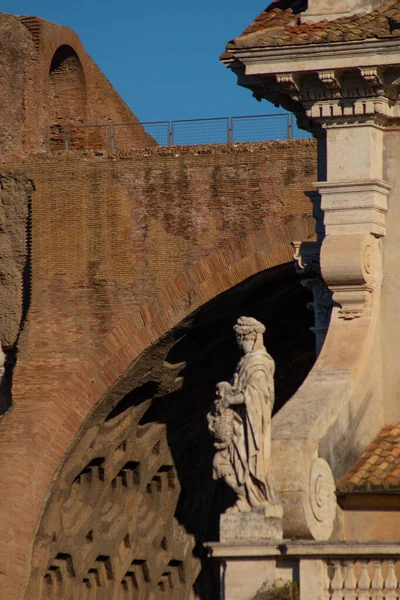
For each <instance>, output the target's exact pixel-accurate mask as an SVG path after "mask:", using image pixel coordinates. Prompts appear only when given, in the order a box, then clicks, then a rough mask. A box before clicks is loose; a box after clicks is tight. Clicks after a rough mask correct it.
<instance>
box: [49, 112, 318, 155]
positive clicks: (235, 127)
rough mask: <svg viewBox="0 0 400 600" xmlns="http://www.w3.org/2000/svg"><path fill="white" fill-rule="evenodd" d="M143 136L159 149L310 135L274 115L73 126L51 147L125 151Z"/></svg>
mask: <svg viewBox="0 0 400 600" xmlns="http://www.w3.org/2000/svg"><path fill="white" fill-rule="evenodd" d="M143 130H144V134H143ZM59 133H61V131H60V130H59ZM146 134H147V135H149V136H151V138H153V140H155V141H156V142H157V144H158V145H159V146H192V145H199V144H231V143H239V142H260V141H267V140H288V139H289V140H290V139H299V138H304V137H309V134H307V133H306V132H304V131H302V130H300V129H299V128H298V127H297V124H296V121H295V119H293V117H292V115H291V114H276V115H256V116H243V117H216V118H211V119H190V120H180V121H154V122H149V123H133V124H123V123H121V124H120V123H117V124H101V125H76V126H70V127H66V128H64V129H63V130H62V139H61V136H60V135H58V136H57V135H56V136H54V132H53V137H52V144H53V146H54V145H58V146H60V142H61V143H62V146H63V147H64V149H65V150H69V149H71V148H81V149H103V148H111V149H114V148H127V147H132V145H134V146H137V145H138V144H137V141H139V140H142V141H143V142H144V143H143V145H145V140H146V137H147V136H146ZM140 145H142V144H140Z"/></svg>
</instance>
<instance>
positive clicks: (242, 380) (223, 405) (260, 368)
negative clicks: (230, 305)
mask: <svg viewBox="0 0 400 600" xmlns="http://www.w3.org/2000/svg"><path fill="white" fill-rule="evenodd" d="M234 330H235V333H236V340H237V343H238V345H239V348H240V349H241V351H242V352H243V357H242V358H241V359H240V361H239V363H238V365H237V367H236V371H235V373H234V376H233V379H232V381H231V382H230V383H228V382H227V381H222V382H220V383H218V384H217V398H216V400H215V402H214V406H213V408H212V410H211V412H210V413H209V414H208V416H207V420H208V428H209V431H210V433H211V434H212V436H213V438H214V448H215V450H216V453H215V457H214V461H213V476H214V479H220V478H222V479H224V481H225V482H226V483H227V485H228V486H230V487H231V488H232V489H233V490H234V491H235V492H236V494H237V497H238V499H237V502H236V504H235V505H234V506H233V507H232V508H231V509H229V511H230V513H231V514H235V513H243V512H249V511H251V510H252V509H254V508H257V507H260V508H261V507H266V506H268V505H270V506H272V505H277V504H278V501H277V498H276V494H275V490H274V486H273V484H272V481H271V474H270V454H271V452H270V447H271V412H272V408H273V404H274V380H273V377H274V370H275V363H274V361H273V359H272V357H271V356H270V355H269V354H268V352H267V350H266V348H265V346H264V342H263V333H264V331H265V327H264V325H263V324H262V323H260V322H259V321H257V320H256V319H254V318H252V317H240V318H239V319H238V321H237V323H236V325H235V326H234Z"/></svg>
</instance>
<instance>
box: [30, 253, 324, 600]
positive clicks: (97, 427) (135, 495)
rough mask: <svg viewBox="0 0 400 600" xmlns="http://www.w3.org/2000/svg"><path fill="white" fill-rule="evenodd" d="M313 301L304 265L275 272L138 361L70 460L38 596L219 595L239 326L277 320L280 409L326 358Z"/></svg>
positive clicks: (35, 578)
mask: <svg viewBox="0 0 400 600" xmlns="http://www.w3.org/2000/svg"><path fill="white" fill-rule="evenodd" d="M309 300H310V296H309V292H308V291H307V290H305V289H304V288H303V287H302V286H301V285H300V284H299V282H298V281H297V275H296V273H295V270H294V266H293V265H292V264H287V265H283V266H280V267H276V268H274V269H269V270H267V271H264V272H263V273H260V274H258V275H256V276H254V277H252V278H250V279H249V280H247V281H245V282H244V283H242V284H241V285H238V286H236V287H235V288H233V289H232V290H230V291H229V292H226V293H225V294H222V295H221V296H218V297H217V298H216V299H214V300H212V301H211V302H209V303H208V304H206V305H205V306H203V307H202V308H201V309H199V310H198V311H197V312H195V313H194V314H193V315H191V316H190V317H189V318H188V319H186V320H185V321H183V322H182V323H181V324H180V325H179V326H178V327H177V328H176V329H174V330H172V331H171V332H169V333H168V334H167V335H166V336H165V337H163V338H162V339H160V340H159V341H158V342H157V343H156V344H154V345H153V346H152V347H151V348H149V349H148V351H146V352H145V353H144V354H143V355H142V356H141V357H140V358H139V359H138V360H137V361H136V363H135V364H134V365H133V366H132V367H131V369H130V370H129V371H128V372H127V373H126V374H125V375H124V376H123V377H121V379H120V380H119V381H118V382H117V383H116V384H115V386H114V387H113V388H112V389H111V390H110V391H109V393H108V395H107V396H106V397H105V398H104V400H103V401H102V402H101V403H100V404H99V406H98V407H97V408H96V411H95V412H94V413H93V414H92V415H91V416H90V417H89V418H88V419H87V421H86V424H85V427H84V428H83V430H82V432H81V435H80V436H79V439H78V441H77V442H76V444H75V446H74V447H73V448H72V449H71V452H70V453H69V454H68V456H67V458H66V460H65V463H64V464H63V465H62V468H61V471H60V475H59V477H58V479H57V481H56V483H55V485H54V487H53V488H52V490H51V494H50V495H49V501H48V503H47V505H46V507H45V510H44V513H43V518H42V521H41V523H40V526H39V530H38V534H37V537H36V539H35V548H34V556H35V557H36V558H35V566H33V568H32V574H31V581H30V584H29V589H28V591H27V596H26V598H33V597H35V598H38V600H39V599H40V600H45V599H46V600H49V599H50V600H58V599H59V598H60V597H64V596H65V597H67V596H68V597H70V596H69V595H68V594H70V595H71V594H72V595H74V597H80V594H81V593H82V589H83V590H86V588H87V589H90V587H91V586H94V587H96V586H98V585H100V584H101V585H100V586H101V587H103V588H104V589H103V590H101V591H102V593H103V595H104V597H110V598H111V597H115V598H117V597H118V598H125V597H129V598H131V597H136V595H137V594H139V595H140V597H142V596H143V597H146V598H147V597H150V595H151V594H154V597H155V598H159V597H162V598H164V600H177V599H178V598H180V599H181V600H188V599H189V598H190V597H193V596H192V595H191V590H192V587H193V585H194V588H195V592H196V594H197V596H196V597H197V598H198V599H200V600H218V596H219V592H218V590H219V584H218V572H217V569H216V566H215V565H214V564H212V563H210V562H209V561H208V560H207V558H206V556H205V555H204V551H203V542H205V541H211V540H216V539H218V525H219V516H220V514H221V513H222V512H223V511H225V509H226V508H227V507H228V506H230V505H232V504H233V502H234V500H235V499H234V497H233V494H232V492H231V491H230V490H229V489H228V488H227V487H226V486H225V484H224V483H223V482H221V481H219V482H216V481H214V480H213V478H212V461H213V456H214V450H213V446H212V439H211V436H210V435H209V433H208V430H207V421H206V414H207V412H208V411H209V410H210V407H211V405H212V403H213V401H214V391H215V385H216V383H217V382H218V381H221V380H226V379H230V378H231V376H232V374H233V371H234V368H235V366H236V363H237V361H238V359H239V352H238V348H237V345H236V341H235V336H234V333H233V330H232V326H233V325H234V323H235V321H236V320H237V318H238V317H239V316H241V315H247V316H253V317H255V318H257V319H259V320H260V321H262V322H264V323H265V325H266V327H267V331H266V334H265V342H266V346H267V348H268V350H269V352H270V353H271V355H272V356H273V358H274V359H275V362H276V378H275V381H276V402H275V410H278V409H279V408H280V407H281V406H282V405H283V404H284V403H285V402H286V401H287V400H288V399H289V398H290V397H291V396H292V394H293V393H294V392H295V391H296V390H297V388H298V387H299V385H300V384H301V383H302V381H303V380H304V379H305V377H306V375H307V374H308V372H309V370H310V369H311V367H312V365H313V363H314V357H315V350H314V336H313V334H311V332H310V331H309V327H310V326H311V324H312V314H311V313H310V312H309V311H308V310H307V308H306V306H307V303H308V302H309ZM102 573H103V575H104V577H103V578H102V579H101V578H100V574H102ZM107 574H108V575H107ZM96 577H97V578H98V579H96ZM97 580H98V581H99V582H100V584H99V583H96V581H97ZM96 589H97V588H96ZM86 591H87V590H86ZM62 594H64V596H62ZM126 594H128V595H126ZM129 594H130V595H129ZM71 597H72V596H71Z"/></svg>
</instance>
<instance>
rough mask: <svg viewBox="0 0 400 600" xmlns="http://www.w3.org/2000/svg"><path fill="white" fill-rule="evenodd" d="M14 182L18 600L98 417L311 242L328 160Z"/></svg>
mask: <svg viewBox="0 0 400 600" xmlns="http://www.w3.org/2000/svg"><path fill="white" fill-rule="evenodd" d="M96 154H97V155H96ZM100 154H101V155H100ZM16 168H18V173H19V174H18V177H20V178H21V177H24V178H25V179H24V181H25V180H26V181H31V182H32V185H33V186H34V190H35V191H34V192H33V193H32V203H31V204H32V208H31V222H32V241H31V265H32V269H31V277H32V281H31V291H32V293H31V303H30V309H29V313H28V323H27V325H26V326H25V327H24V330H23V332H22V335H21V336H20V339H19V353H18V360H17V365H16V368H15V371H14V383H13V406H12V409H11V410H10V411H9V412H8V413H6V414H5V415H4V416H3V418H2V436H1V439H0V455H1V456H2V460H1V461H0V494H1V496H2V497H7V499H8V501H7V503H5V504H4V505H3V508H0V529H1V530H2V531H3V536H2V539H1V540H0V564H1V565H2V572H3V573H5V575H4V576H2V578H3V579H2V580H1V579H0V589H1V591H2V594H3V596H4V597H6V598H7V599H9V600H14V599H17V598H18V599H20V598H21V597H22V595H21V594H22V589H23V588H24V586H25V584H26V581H27V577H28V573H29V568H30V567H29V565H30V547H31V546H30V544H31V543H32V540H33V536H34V531H35V528H36V527H37V524H38V519H39V516H40V512H41V510H42V508H43V503H44V499H45V497H46V494H47V493H48V490H49V486H50V484H51V481H52V479H53V477H54V476H55V474H56V472H57V469H58V468H59V467H60V464H61V461H62V460H63V458H64V457H65V456H66V453H67V451H68V448H69V447H70V446H71V444H72V442H73V440H75V439H76V438H77V436H78V432H79V431H80V428H81V426H82V423H83V422H84V421H85V419H87V417H88V415H89V414H90V413H91V411H92V409H93V407H94V406H96V404H98V402H99V401H100V399H101V398H102V397H103V396H104V395H105V394H109V395H110V390H112V389H113V386H114V384H115V382H116V381H118V379H119V378H120V377H121V375H122V374H123V373H125V372H126V371H127V369H128V368H129V367H130V365H132V364H133V363H134V362H135V361H136V360H137V359H138V357H139V356H141V355H143V353H144V352H145V351H146V350H147V349H148V348H150V347H151V346H152V345H153V344H155V343H156V342H157V341H158V340H159V339H160V337H162V336H163V335H164V334H166V333H167V332H168V331H170V330H171V329H173V328H174V327H176V326H177V325H178V323H180V322H181V321H182V320H183V319H184V318H185V317H187V315H189V314H191V313H192V312H193V311H195V310H196V309H197V308H199V307H202V306H204V305H205V304H206V303H207V302H208V301H209V300H211V299H213V298H214V297H215V296H217V295H218V294H221V293H222V292H224V291H226V290H228V289H230V288H232V287H233V286H235V285H236V284H238V283H240V282H242V281H244V280H245V279H246V278H248V277H250V276H251V275H253V274H255V273H258V272H260V271H262V270H264V269H269V268H272V267H274V266H276V265H280V264H284V263H288V262H290V261H291V255H292V248H291V246H290V241H291V240H293V239H311V238H312V237H313V231H314V222H313V219H312V216H311V206H310V203H309V200H308V198H306V196H305V195H304V190H309V189H311V188H312V182H313V181H315V178H316V147H315V144H314V142H313V141H310V140H302V141H292V142H289V141H288V142H267V143H260V144H239V145H236V146H233V145H231V146H200V147H188V148H177V147H175V148H147V149H138V148H137V149H132V150H129V151H128V150H127V151H123V150H121V151H113V152H111V151H110V152H102V153H95V152H71V153H69V154H67V153H60V154H59V155H54V156H51V155H45V156H43V155H42V156H40V155H37V156H32V157H30V158H29V159H27V160H26V161H25V162H24V163H21V162H20V161H18V162H17V163H12V162H9V163H8V164H7V165H5V164H4V165H3V171H7V173H8V176H9V175H10V173H11V172H12V171H13V170H15V169H16ZM111 396H112V393H111ZM111 396H110V397H111ZM0 595H1V594H0Z"/></svg>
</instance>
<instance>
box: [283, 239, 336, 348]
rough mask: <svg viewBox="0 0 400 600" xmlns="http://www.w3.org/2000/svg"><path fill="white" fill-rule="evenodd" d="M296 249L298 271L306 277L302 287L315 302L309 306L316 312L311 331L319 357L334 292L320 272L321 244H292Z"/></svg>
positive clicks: (294, 257) (327, 325)
mask: <svg viewBox="0 0 400 600" xmlns="http://www.w3.org/2000/svg"><path fill="white" fill-rule="evenodd" d="M292 246H293V248H294V254H293V259H294V261H295V267H296V271H297V272H298V273H299V274H300V275H303V276H304V279H302V281H301V285H302V286H304V287H305V288H307V289H309V290H310V291H311V293H312V295H313V299H314V301H313V302H310V303H309V304H308V306H307V308H309V309H310V310H312V311H314V318H315V322H314V327H311V331H312V332H313V333H314V334H315V346H316V355H317V357H318V355H319V353H320V352H321V349H322V346H323V344H324V341H325V337H326V334H327V332H328V327H329V323H330V319H331V313H332V307H333V300H332V292H331V291H330V290H329V288H328V287H327V285H326V284H325V282H324V280H323V279H322V275H321V270H320V261H319V257H320V250H321V244H320V243H319V242H298V241H295V242H292Z"/></svg>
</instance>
